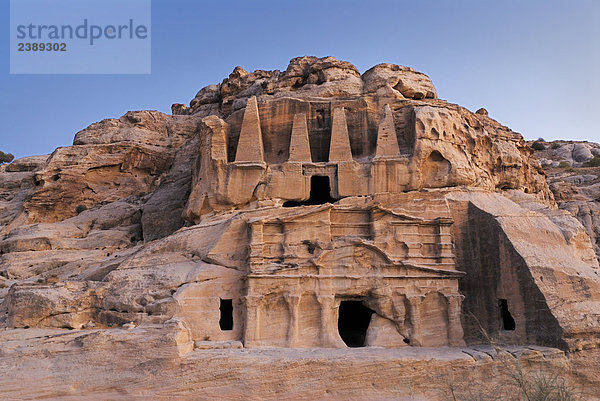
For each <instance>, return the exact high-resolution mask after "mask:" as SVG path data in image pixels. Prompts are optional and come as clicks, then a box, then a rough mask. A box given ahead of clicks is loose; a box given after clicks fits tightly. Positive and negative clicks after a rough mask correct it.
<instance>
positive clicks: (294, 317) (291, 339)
mask: <svg viewBox="0 0 600 401" xmlns="http://www.w3.org/2000/svg"><path fill="white" fill-rule="evenodd" d="M283 297H284V299H285V302H286V303H287V306H288V309H289V311H290V321H289V323H288V324H289V326H288V334H287V340H288V347H290V348H294V347H296V346H297V344H298V306H299V305H300V294H285V295H284V296H283Z"/></svg>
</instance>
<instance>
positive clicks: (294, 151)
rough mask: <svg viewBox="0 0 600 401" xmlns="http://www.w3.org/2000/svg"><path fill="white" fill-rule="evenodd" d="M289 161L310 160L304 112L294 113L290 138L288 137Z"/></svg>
mask: <svg viewBox="0 0 600 401" xmlns="http://www.w3.org/2000/svg"><path fill="white" fill-rule="evenodd" d="M288 161H290V162H310V161H312V159H311V156H310V143H309V142H308V127H307V125H306V114H304V113H299V114H294V123H293V125H292V138H291V139H290V157H289V158H288Z"/></svg>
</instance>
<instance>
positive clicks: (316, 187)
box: [283, 175, 335, 207]
mask: <svg viewBox="0 0 600 401" xmlns="http://www.w3.org/2000/svg"><path fill="white" fill-rule="evenodd" d="M333 202H335V199H333V198H332V197H331V185H330V182H329V176H326V175H313V176H312V177H310V198H308V199H307V200H305V201H301V202H298V201H287V202H284V203H283V206H284V207H294V206H305V205H322V204H324V203H333Z"/></svg>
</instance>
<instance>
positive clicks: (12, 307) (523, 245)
mask: <svg viewBox="0 0 600 401" xmlns="http://www.w3.org/2000/svg"><path fill="white" fill-rule="evenodd" d="M172 110H173V115H164V114H162V113H159V112H154V111H140V112H130V113H127V114H125V115H124V116H123V117H121V118H120V119H110V120H104V121H102V122H100V123H96V124H92V125H91V126H90V127H88V128H86V129H84V130H83V131H81V132H79V133H77V135H76V136H75V140H74V143H73V146H70V147H65V148H59V149H57V150H56V151H55V152H54V153H52V154H51V155H49V156H39V157H38V156H35V157H28V158H24V159H19V160H15V161H13V162H12V163H11V164H8V165H3V166H0V235H1V237H0V327H1V328H2V331H1V332H0V344H1V345H0V355H3V356H6V358H7V359H6V361H7V364H6V365H5V366H7V368H5V369H6V370H4V371H2V373H3V375H2V377H5V379H4V380H2V379H0V384H2V388H4V389H5V390H0V393H1V392H2V391H4V393H3V395H6V396H7V397H19V396H20V395H23V394H24V395H26V396H33V395H35V396H37V394H42V393H43V394H46V395H47V396H48V397H55V398H56V397H68V396H72V395H77V394H81V393H82V392H88V394H91V395H90V397H92V398H93V397H101V398H102V397H103V398H115V399H119V398H123V399H125V398H129V397H131V396H132V395H136V394H137V395H139V396H140V397H141V398H144V397H145V398H147V397H151V398H156V399H161V398H166V397H168V396H169V395H171V394H176V395H180V396H181V398H190V399H192V398H194V397H196V398H197V397H198V396H200V397H209V398H210V397H217V396H218V395H223V397H221V398H230V399H246V398H247V396H248V394H252V396H253V397H254V396H255V398H256V399H282V398H284V399H314V398H330V399H335V398H344V397H347V396H348V394H351V393H354V394H358V395H357V397H359V398H371V399H377V398H382V399H383V398H390V397H392V396H394V394H396V395H398V394H401V396H402V397H409V396H411V394H410V392H411V391H413V392H414V394H413V395H415V394H416V395H417V396H424V397H428V399H439V397H440V396H439V394H440V393H439V390H440V389H441V387H443V386H444V383H443V380H448V379H449V377H450V376H451V373H450V372H452V371H453V370H456V369H460V371H461V374H462V373H464V375H463V377H462V378H461V380H463V381H464V382H468V381H469V380H474V379H476V378H478V377H482V376H484V375H485V374H486V373H485V372H488V373H487V374H488V375H489V372H491V371H494V370H497V369H499V366H500V365H501V364H500V363H498V362H497V361H495V360H493V357H494V355H495V354H494V353H493V350H492V348H490V347H489V344H485V343H486V342H489V339H490V338H493V339H494V341H497V342H498V343H501V344H505V345H506V346H507V347H509V348H510V347H512V348H510V349H512V350H513V354H514V355H515V356H517V357H518V358H522V360H523V361H529V362H530V363H533V364H534V365H535V364H536V363H538V364H539V366H541V367H542V368H552V367H553V366H554V367H556V366H563V367H565V366H566V367H565V368H564V370H565V372H566V373H569V369H570V368H569V366H570V364H572V365H573V366H574V370H573V376H574V377H576V378H577V380H578V381H579V383H580V384H582V385H585V386H586V391H588V392H589V393H590V394H594V392H597V391H598V390H600V382H599V381H598V379H597V376H594V375H593V374H590V371H589V369H590V366H593V364H594V363H595V362H594V361H596V360H597V357H598V353H597V348H598V346H599V345H600V275H599V274H600V269H599V268H598V260H597V258H596V254H595V253H594V245H593V244H592V242H591V241H590V235H591V234H593V232H592V231H590V227H597V225H595V223H594V222H593V221H591V222H590V223H589V224H587V223H586V222H585V221H584V224H583V225H582V224H581V223H580V222H579V221H578V220H577V219H576V218H574V217H573V216H571V214H569V213H568V212H566V211H564V210H561V209H559V208H557V203H556V201H555V198H556V200H557V201H558V203H559V205H561V207H562V204H561V202H562V198H561V197H560V196H559V194H558V192H557V191H556V190H554V188H553V187H552V186H551V187H549V186H548V183H547V181H546V173H545V172H544V170H543V169H542V167H541V166H540V164H539V163H538V161H537V160H536V158H535V157H534V156H533V150H532V149H531V148H530V147H529V146H528V144H527V143H525V141H524V140H523V138H522V137H521V136H520V135H519V134H517V133H515V132H513V131H511V130H510V129H509V128H507V127H505V126H502V125H500V124H499V123H498V122H496V121H494V120H493V119H491V118H490V117H489V116H488V114H487V112H484V111H485V110H484V111H478V112H477V113H472V112H470V111H468V110H466V109H464V108H462V107H460V106H457V105H453V104H450V103H448V102H445V101H443V100H440V99H438V98H437V93H436V91H435V88H434V87H433V84H432V82H431V81H430V80H429V78H428V77H427V76H426V75H424V74H422V73H419V72H417V71H414V70H413V69H411V68H408V67H401V66H396V65H391V64H380V65H377V66H375V67H373V68H371V69H370V70H368V71H367V72H365V73H364V74H362V75H361V74H360V73H359V71H358V70H357V69H356V68H355V67H354V66H353V65H351V64H350V63H348V62H344V61H339V60H336V59H334V58H332V57H326V58H321V59H319V58H315V57H301V58H296V59H293V60H291V62H290V65H289V66H288V68H287V69H286V70H285V71H283V72H282V71H261V70H259V71H255V72H252V73H249V72H247V71H245V70H243V69H242V68H240V67H236V68H235V70H234V71H233V72H232V74H231V75H230V76H229V77H228V78H227V79H225V80H224V81H223V82H222V83H221V84H219V85H210V86H208V87H206V88H203V89H201V90H200V91H199V92H198V94H197V95H196V97H195V98H194V99H193V100H192V101H191V103H190V105H189V107H188V106H186V105H182V104H177V105H173V108H172ZM586 149H587V148H586ZM588 150H589V152H590V153H591V154H593V150H591V149H588ZM569 152H570V153H568V152H567V153H568V154H567V156H568V157H570V158H572V159H573V160H579V161H578V162H582V161H583V160H584V159H586V158H588V156H589V155H588V154H587V153H586V152H585V150H582V149H581V147H577V149H575V146H573V147H572V149H570V150H569ZM569 160H570V159H569ZM586 160H587V159H586ZM583 180H585V178H583ZM551 189H553V190H551ZM562 208H563V209H565V208H564V207H562ZM595 238H596V237H592V239H595ZM596 249H597V248H596ZM69 330H70V331H69ZM482 333H484V334H482ZM482 344H483V345H482ZM45 347H49V348H47V351H46V352H45V353H44V351H42V349H43V348H45ZM358 347H364V348H363V349H361V350H357V349H356V348H358ZM442 347H451V348H442ZM486 347H487V348H486ZM544 347H552V348H544ZM333 348H337V349H335V350H334V349H333ZM378 348H388V349H387V350H386V351H385V352H384V351H383V350H380V349H378ZM149 349H152V352H156V354H152V352H150V351H149ZM115 352H124V353H132V354H133V355H135V356H134V357H132V358H130V357H126V358H124V359H123V361H122V365H118V364H117V365H116V366H113V365H110V364H107V363H106V361H105V360H104V359H103V358H105V355H106V353H111V354H112V353H115ZM20 354H22V355H23V356H22V357H19V356H18V355H20ZM40 355H44V356H43V357H41V356H40ZM544 357H546V358H544ZM20 358H21V359H20ZM40 358H42V361H44V363H47V364H48V365H49V366H50V367H48V368H47V370H42V373H40V376H39V377H38V376H36V375H33V376H31V377H32V378H31V381H30V382H28V381H25V382H23V383H17V382H16V381H15V380H16V379H15V377H16V376H15V373H14V372H15V371H16V372H20V371H26V370H27V369H31V368H32V366H34V362H33V361H35V360H38V359H40ZM87 361H91V363H94V364H98V366H101V369H100V370H99V373H98V375H97V377H96V379H92V380H82V379H81V377H80V376H78V375H77V374H69V373H65V372H63V367H65V366H79V365H85V364H87V363H88V362H87ZM208 361H210V364H208V365H207V362H208ZM325 361H329V362H325ZM376 365H381V366H386V367H389V369H390V372H391V371H393V372H394V374H392V373H390V374H389V375H388V374H387V373H386V374H384V375H379V373H377V372H375V371H373V366H376ZM398 365H402V366H410V367H413V368H414V370H412V371H410V370H408V371H407V370H404V371H402V372H398V373H400V374H401V376H398V373H397V372H396V371H395V370H394V369H395V368H394V366H398ZM200 366H203V369H204V370H203V373H202V374H201V375H200V376H194V375H196V374H197V372H198V370H199V367H200ZM206 366H209V367H208V368H205V367H206ZM236 366H237V367H236ZM350 366H355V368H356V370H355V371H352V372H350V373H344V374H342V373H341V372H342V371H344V370H348V369H350ZM144 369H147V370H150V371H152V372H153V373H152V374H153V376H154V377H155V378H156V379H157V380H158V381H160V383H161V384H160V386H163V387H160V386H158V385H157V383H154V382H153V381H150V382H149V380H148V375H147V373H145V370H144ZM315 369H316V371H319V372H320V373H319V374H320V375H323V376H322V377H323V380H321V381H319V380H318V379H317V380H316V382H314V379H313V382H311V384H307V381H306V380H309V379H308V377H310V375H311V373H309V372H311V371H312V370H315ZM432 369H433V370H438V371H439V372H440V377H443V380H442V379H440V380H442V381H439V380H438V382H437V383H436V382H435V377H433V376H432V375H431V374H430V373H426V372H427V371H429V372H431V370H432ZM561 369H562V368H561ZM258 370H263V371H262V373H261V374H262V376H261V374H259V372H258ZM225 371H227V372H230V373H228V374H225V373H223V372H225ZM191 372H195V373H191ZM325 372H327V373H325ZM415 372H416V373H415ZM121 374H124V375H127V378H128V380H130V383H131V386H130V387H126V386H124V385H123V384H121V383H120V382H119V381H118V380H115V379H114V376H118V375H121ZM84 375H85V374H84ZM223 375H225V376H223ZM375 375H378V377H379V378H378V379H375V378H373V377H374V376H375ZM192 376H193V377H192ZM40 377H44V378H45V379H44V380H45V381H43V383H42V384H43V385H42V384H40V387H39V393H37V392H36V391H35V390H31V389H30V388H28V387H27V386H28V383H34V382H35V381H39V379H40ZM198 377H200V378H198ZM291 377H295V378H296V379H298V380H300V381H301V383H300V384H298V383H297V382H296V381H294V385H293V386H292V385H290V378H291ZM398 377H405V378H408V380H409V381H412V382H414V386H412V385H411V386H405V385H404V384H401V383H399V381H398ZM317 378H318V376H317ZM425 378H427V380H426V379H425ZM261 380H262V381H261ZM348 381H350V382H352V384H347V382H348ZM64 383H70V384H69V385H66V384H64ZM102 383H106V384H102ZM207 383H213V384H210V385H209V384H207ZM265 383H266V384H265ZM285 383H287V384H285ZM371 383H372V384H371ZM125 388H128V390H125ZM409 388H410V391H409ZM328 389H329V390H330V391H331V393H327V391H329V390H328ZM482 391H483V390H482ZM219 392H221V393H220V394H219ZM436 394H437V395H436ZM250 398H252V397H250ZM590 399H591V398H590Z"/></svg>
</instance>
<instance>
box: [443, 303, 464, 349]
mask: <svg viewBox="0 0 600 401" xmlns="http://www.w3.org/2000/svg"><path fill="white" fill-rule="evenodd" d="M446 298H447V299H448V344H450V345H452V346H462V345H465V340H464V333H463V328H462V323H461V321H460V314H461V305H462V300H463V299H464V296H463V295H460V294H455V295H449V296H447V297H446Z"/></svg>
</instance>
